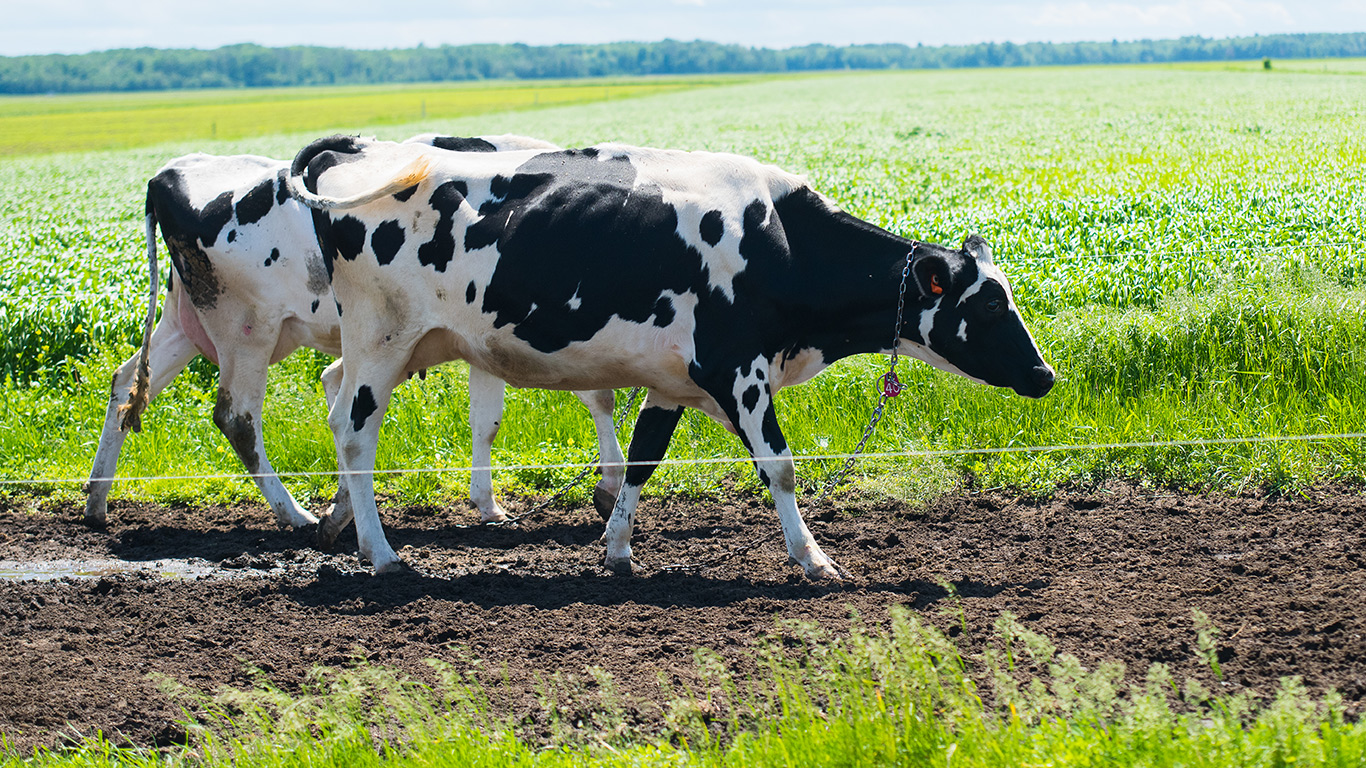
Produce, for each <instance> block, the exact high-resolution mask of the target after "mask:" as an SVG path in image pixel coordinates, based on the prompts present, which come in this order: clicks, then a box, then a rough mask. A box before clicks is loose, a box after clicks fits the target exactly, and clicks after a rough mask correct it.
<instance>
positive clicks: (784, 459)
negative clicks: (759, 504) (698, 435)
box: [713, 358, 847, 580]
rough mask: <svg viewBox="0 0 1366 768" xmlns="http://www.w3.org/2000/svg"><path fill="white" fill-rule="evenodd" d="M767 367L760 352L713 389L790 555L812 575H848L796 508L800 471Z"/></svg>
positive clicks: (818, 576)
mask: <svg viewBox="0 0 1366 768" xmlns="http://www.w3.org/2000/svg"><path fill="white" fill-rule="evenodd" d="M766 370H767V366H766V365H765V364H764V361H763V360H762V358H761V359H759V360H756V361H755V363H754V364H753V366H751V367H750V368H749V369H742V370H740V371H737V372H736V374H737V375H736V377H735V381H734V385H733V386H732V387H731V388H730V391H729V392H722V393H716V392H714V393H713V396H714V397H716V400H717V402H718V403H720V405H721V407H722V409H723V410H724V411H725V412H726V414H727V415H728V416H729V417H730V419H731V421H732V423H733V424H734V425H735V431H736V434H738V435H739V436H740V439H741V440H742V441H743V442H744V444H745V448H747V449H748V450H749V453H750V456H752V457H753V458H754V467H755V469H757V470H758V472H759V479H760V480H761V481H763V483H764V485H766V486H768V492H769V493H770V494H771V495H772V496H773V504H774V506H775V507H776V508H777V510H778V521H779V522H780V523H781V524H782V526H783V538H784V540H785V541H786V543H787V555H788V559H789V560H790V561H791V562H793V563H796V564H797V565H800V566H801V567H802V570H803V571H805V572H806V576H807V578H809V579H813V580H816V579H840V578H844V577H845V576H846V575H847V574H846V573H845V572H844V570H843V569H842V568H840V567H839V566H838V565H836V564H835V561H833V560H831V559H830V558H829V557H827V556H826V554H825V552H824V551H822V550H821V548H820V545H819V544H817V543H816V539H815V538H814V537H812V535H811V531H810V529H808V528H807V527H806V521H804V520H802V515H801V512H800V511H799V510H798V509H797V473H796V470H795V468H794V467H793V465H792V452H791V451H790V450H789V449H788V446H787V439H786V438H785V437H783V431H782V429H781V428H780V427H779V426H778V416H777V413H776V412H775V411H774V409H773V396H772V391H771V390H770V388H769V385H768V382H767V380H766V376H765V371H766ZM718 395H719V396H718Z"/></svg>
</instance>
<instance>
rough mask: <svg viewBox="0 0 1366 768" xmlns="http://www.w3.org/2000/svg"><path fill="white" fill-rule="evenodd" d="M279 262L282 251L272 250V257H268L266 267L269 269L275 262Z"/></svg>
mask: <svg viewBox="0 0 1366 768" xmlns="http://www.w3.org/2000/svg"><path fill="white" fill-rule="evenodd" d="M279 260H280V249H279V248H271V249H270V255H269V256H267V257H266V264H265V265H266V266H267V267H269V266H270V265H271V264H274V263H275V262H277V261H279Z"/></svg>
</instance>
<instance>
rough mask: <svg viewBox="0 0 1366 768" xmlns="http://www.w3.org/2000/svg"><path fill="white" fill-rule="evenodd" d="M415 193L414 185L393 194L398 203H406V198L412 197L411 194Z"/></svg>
mask: <svg viewBox="0 0 1366 768" xmlns="http://www.w3.org/2000/svg"><path fill="white" fill-rule="evenodd" d="M416 191H417V185H416V184H414V185H412V186H411V187H408V188H407V189H400V190H399V191H397V192H395V193H394V199H395V200H397V201H399V202H400V203H406V202H408V198H410V197H412V196H413V193H414V192H416Z"/></svg>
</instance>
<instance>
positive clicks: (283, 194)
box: [275, 168, 289, 205]
mask: <svg viewBox="0 0 1366 768" xmlns="http://www.w3.org/2000/svg"><path fill="white" fill-rule="evenodd" d="M288 179H289V171H287V170H285V169H283V168H281V169H280V172H279V173H277V174H275V204H276V205H284V204H285V201H286V200H288V199H289V181H288Z"/></svg>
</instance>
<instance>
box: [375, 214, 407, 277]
mask: <svg viewBox="0 0 1366 768" xmlns="http://www.w3.org/2000/svg"><path fill="white" fill-rule="evenodd" d="M403 240H404V237H403V227H402V226H400V225H399V223H398V222H397V221H386V222H384V223H383V224H380V225H379V226H378V227H375V234H373V235H371V236H370V248H371V249H372V250H374V252H375V259H376V260H378V261H379V263H380V265H381V266H383V265H385V264H388V263H389V262H391V261H393V260H394V256H395V255H397V254H398V249H399V248H402V247H403Z"/></svg>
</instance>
